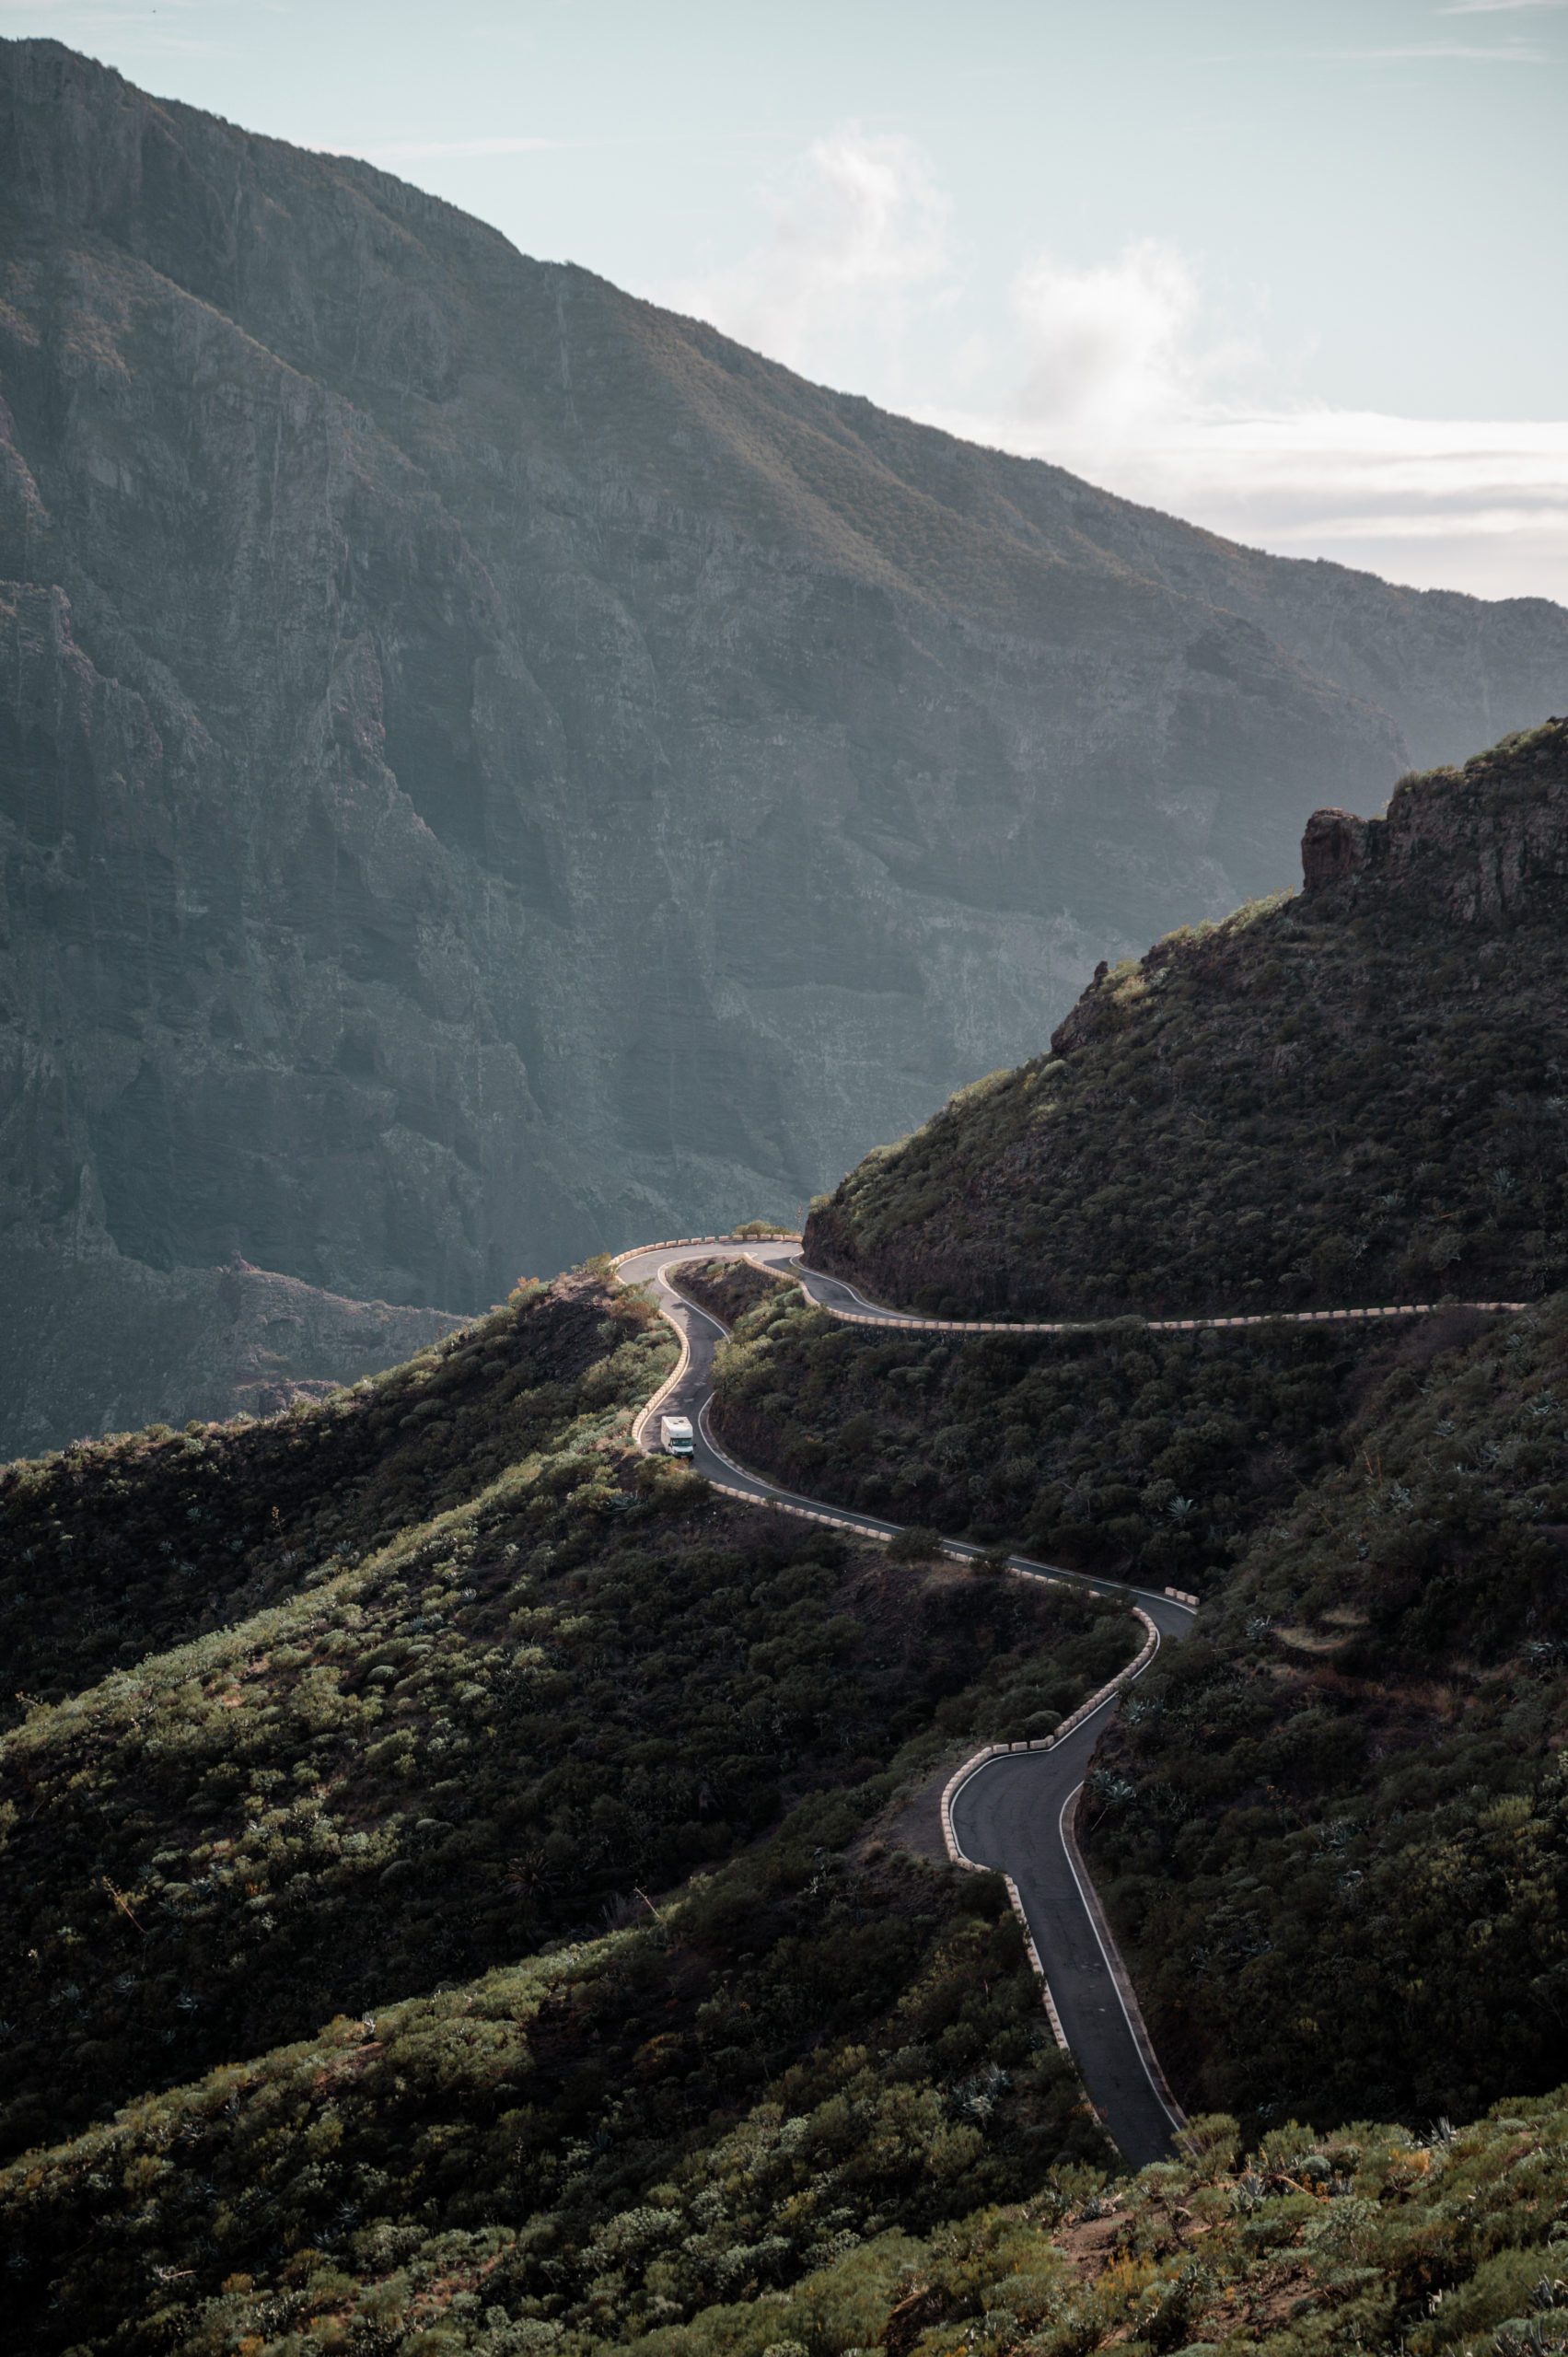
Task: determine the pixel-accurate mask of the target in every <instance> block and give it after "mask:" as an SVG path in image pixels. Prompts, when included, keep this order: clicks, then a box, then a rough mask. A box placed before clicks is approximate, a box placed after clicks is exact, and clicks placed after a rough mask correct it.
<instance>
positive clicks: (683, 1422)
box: [658, 1416, 691, 1457]
mask: <svg viewBox="0 0 1568 2357" xmlns="http://www.w3.org/2000/svg"><path fill="white" fill-rule="evenodd" d="M658 1436H659V1446H660V1447H661V1448H662V1449H663V1450H664V1451H665V1453H666V1455H667V1456H668V1457H690V1456H691V1417H690V1416H661V1417H660V1418H659V1420H658Z"/></svg>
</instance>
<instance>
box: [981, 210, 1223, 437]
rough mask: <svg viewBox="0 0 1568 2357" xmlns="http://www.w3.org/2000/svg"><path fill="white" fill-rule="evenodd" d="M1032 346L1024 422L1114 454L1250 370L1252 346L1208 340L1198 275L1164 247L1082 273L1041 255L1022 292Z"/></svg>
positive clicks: (1022, 391)
mask: <svg viewBox="0 0 1568 2357" xmlns="http://www.w3.org/2000/svg"><path fill="white" fill-rule="evenodd" d="M1012 308H1013V316H1014V319H1015V322H1016V327H1017V331H1018V335H1019V341H1020V344H1021V347H1022V355H1023V366H1022V374H1021V377H1020V380H1019V384H1018V389H1017V392H1016V408H1017V410H1018V412H1020V414H1021V415H1023V416H1025V417H1028V418H1030V419H1032V420H1033V421H1035V422H1036V423H1037V424H1044V425H1049V426H1050V427H1051V430H1052V431H1053V432H1055V433H1056V434H1057V435H1065V436H1068V437H1076V436H1080V435H1088V436H1089V438H1091V439H1092V440H1093V441H1094V442H1095V443H1097V444H1099V445H1104V446H1107V447H1110V446H1113V445H1118V444H1125V443H1127V442H1129V441H1135V440H1137V439H1139V438H1140V437H1142V436H1144V435H1147V434H1148V433H1149V432H1150V431H1151V430H1158V429H1159V427H1160V426H1161V425H1162V424H1165V423H1167V422H1168V421H1169V420H1170V419H1171V418H1172V417H1176V416H1180V415H1183V414H1185V413H1186V412H1188V411H1189V410H1190V409H1191V407H1192V406H1193V404H1194V403H1195V402H1198V401H1202V399H1203V397H1204V395H1205V392H1206V390H1207V389H1208V388H1209V387H1210V386H1211V385H1212V384H1213V383H1214V382H1215V381H1216V380H1224V379H1226V378H1235V377H1237V374H1238V373H1239V372H1242V371H1244V370H1245V369H1246V368H1248V366H1249V365H1250V364H1251V362H1252V359H1253V354H1252V352H1251V348H1250V346H1249V345H1247V344H1245V343H1241V342H1239V341H1238V340H1236V339H1230V338H1227V339H1225V340H1223V341H1219V342H1213V341H1207V340H1205V339H1204V337H1203V335H1202V292H1201V289H1200V286H1199V284H1198V279H1197V276H1196V274H1195V273H1194V272H1193V270H1192V268H1191V264H1190V263H1189V262H1188V261H1187V260H1186V258H1185V257H1184V256H1183V255H1182V254H1181V253H1180V252H1179V250H1178V249H1177V248H1176V247H1174V246H1171V245H1168V244H1166V243H1165V242H1163V241H1162V240H1160V239H1158V238H1139V239H1137V240H1136V241H1135V242H1134V243H1133V244H1132V245H1129V246H1127V247H1124V248H1123V250H1122V251H1121V253H1120V254H1119V255H1118V256H1117V257H1116V259H1115V261H1108V262H1098V263H1095V264H1092V265H1091V266H1090V267H1089V268H1087V269H1083V270H1075V269H1073V268H1072V267H1070V266H1069V265H1067V264H1065V263H1063V262H1062V261H1058V260H1057V259H1056V258H1055V257H1054V256H1052V255H1051V254H1037V255H1036V256H1035V257H1034V259H1033V260H1032V261H1028V262H1026V263H1025V264H1024V266H1023V268H1022V269H1021V270H1020V271H1019V272H1018V273H1017V275H1016V278H1015V280H1014V282H1013V289H1012Z"/></svg>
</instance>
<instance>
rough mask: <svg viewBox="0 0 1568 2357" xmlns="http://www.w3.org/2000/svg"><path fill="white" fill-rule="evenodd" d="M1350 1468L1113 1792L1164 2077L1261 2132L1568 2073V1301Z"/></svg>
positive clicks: (1426, 2109) (1442, 1369)
mask: <svg viewBox="0 0 1568 2357" xmlns="http://www.w3.org/2000/svg"><path fill="white" fill-rule="evenodd" d="M1349 1439H1350V1444H1351V1446H1350V1448H1349V1450H1348V1452H1347V1460H1346V1462H1345V1463H1344V1465H1343V1466H1342V1467H1341V1468H1340V1469H1337V1470H1335V1471H1334V1472H1332V1473H1330V1474H1328V1475H1326V1476H1325V1477H1324V1478H1323V1479H1322V1480H1320V1481H1318V1483H1316V1484H1315V1485H1313V1486H1312V1487H1310V1488H1308V1489H1307V1490H1306V1491H1305V1492H1303V1493H1302V1495H1301V1496H1300V1497H1299V1498H1298V1499H1296V1500H1295V1502H1294V1504H1292V1505H1291V1506H1290V1507H1289V1508H1288V1510H1287V1511H1286V1512H1285V1513H1284V1514H1283V1515H1280V1516H1279V1517H1278V1518H1277V1519H1276V1520H1275V1521H1274V1522H1273V1524H1272V1526H1271V1527H1269V1528H1268V1529H1267V1530H1266V1531H1265V1532H1263V1533H1261V1534H1260V1537H1259V1538H1258V1539H1257V1540H1256V1541H1255V1542H1254V1544H1253V1546H1252V1547H1251V1549H1250V1550H1249V1552H1248V1554H1247V1556H1246V1558H1245V1560H1244V1562H1243V1563H1242V1565H1241V1567H1240V1571H1239V1573H1238V1574H1237V1578H1236V1580H1235V1582H1234V1583H1233V1585H1231V1586H1230V1587H1229V1588H1228V1589H1227V1591H1226V1592H1225V1596H1224V1597H1223V1599H1222V1601H1221V1602H1220V1603H1219V1604H1218V1605H1217V1606H1216V1607H1215V1608H1213V1609H1212V1610H1211V1611H1209V1612H1207V1613H1205V1615H1204V1617H1203V1619H1202V1621H1201V1623H1200V1625H1199V1631H1198V1633H1197V1634H1196V1635H1195V1636H1194V1637H1193V1638H1192V1639H1191V1641H1190V1642H1189V1643H1188V1644H1187V1645H1186V1646H1184V1647H1183V1648H1181V1650H1180V1651H1179V1653H1177V1654H1174V1655H1168V1656H1166V1657H1165V1658H1163V1659H1162V1660H1161V1661H1160V1662H1159V1663H1158V1664H1157V1665H1156V1667H1155V1669H1154V1670H1153V1671H1151V1672H1150V1674H1149V1676H1148V1678H1146V1679H1145V1680H1144V1683H1143V1684H1142V1685H1141V1686H1140V1688H1139V1689H1138V1692H1137V1693H1136V1695H1135V1696H1134V1697H1132V1698H1131V1699H1130V1700H1129V1702H1128V1703H1127V1705H1126V1707H1125V1708H1124V1710H1123V1712H1122V1714H1121V1725H1120V1727H1119V1728H1118V1730H1117V1731H1116V1733H1115V1734H1114V1735H1113V1736H1111V1738H1110V1739H1109V1742H1108V1744H1107V1745H1106V1747H1104V1749H1103V1750H1102V1752H1101V1754H1100V1756H1099V1760H1098V1765H1097V1768H1096V1770H1095V1771H1094V1774H1093V1775H1092V1777H1091V1780H1090V1797H1089V1803H1088V1806H1087V1810H1086V1826H1087V1830H1088V1841H1089V1850H1090V1854H1091V1856H1092V1858H1093V1859H1094V1861H1095V1864H1096V1867H1097V1870H1098V1875H1099V1877H1100V1879H1101V1887H1102V1888H1103V1889H1105V1891H1106V1894H1107V1898H1108V1902H1109V1905H1110V1906H1111V1909H1112V1911H1113V1913H1114V1914H1115V1916H1116V1918H1117V1920H1118V1922H1119V1924H1120V1925H1121V1929H1122V1932H1123V1933H1124V1935H1125V1936H1126V1937H1127V1940H1128V1944H1129V1946H1130V1948H1131V1951H1132V1956H1133V1957H1134V1958H1135V1970H1136V1976H1137V1980H1138V1986H1139V1990H1140V1992H1141V1994H1142V1996H1143V1999H1144V2008H1145V2011H1146V2012H1147V2013H1148V2014H1149V2018H1150V2026H1151V2028H1152V2029H1153V2030H1154V2033H1155V2036H1156V2040H1157V2042H1158V2044H1159V2046H1160V2050H1161V2053H1162V2055H1163V2056H1164V2058H1165V2059H1166V2061H1167V2064H1170V2065H1172V2066H1173V2067H1174V2069H1175V2073H1176V2076H1177V2079H1178V2082H1179V2084H1180V2085H1181V2086H1182V2087H1183V2089H1184V2090H1185V2091H1186V2092H1187V2094H1188V2096H1189V2097H1190V2098H1191V2100H1193V2101H1194V2102H1196V2103H1200V2104H1202V2103H1208V2104H1217V2103H1223V2104H1224V2105H1225V2107H1227V2108H1235V2109H1237V2110H1239V2111H1241V2112H1242V2113H1243V2114H1244V2115H1246V2116H1247V2117H1249V2118H1250V2119H1253V2120H1254V2121H1257V2120H1265V2121H1266V2120H1270V2119H1278V2118H1279V2117H1280V2116H1281V2115H1282V2114H1287V2113H1291V2112H1295V2113H1297V2114H1298V2115H1299V2114H1307V2115H1309V2116H1310V2117H1312V2118H1313V2119H1317V2120H1318V2122H1319V2123H1320V2124H1323V2125H1328V2124H1329V2123H1330V2122H1332V2121H1333V2120H1335V2119H1342V2118H1344V2117H1345V2116H1346V2114H1347V2113H1349V2112H1351V2111H1353V2110H1354V2109H1355V2108H1356V2107H1358V2106H1361V2105H1366V2106H1370V2107H1375V2108H1376V2110H1378V2111H1379V2112H1384V2113H1390V2114H1394V2115H1396V2116H1399V2117H1400V2118H1403V2119H1411V2120H1415V2121H1420V2120H1430V2119H1436V2118H1438V2117H1439V2116H1440V2115H1443V2114H1447V2115H1448V2116H1450V2117H1454V2118H1462V2117H1465V2116H1468V2115H1469V2114H1471V2113H1473V2112H1474V2111H1476V2110H1477V2109H1478V2108H1480V2107H1481V2106H1482V2105H1484V2104H1485V2103H1486V2102H1488V2101H1490V2100H1492V2099H1493V2098H1494V2097H1495V2096H1496V2095H1497V2094H1498V2092H1499V2091H1500V2090H1501V2089H1504V2088H1509V2089H1513V2090H1515V2091H1516V2092H1526V2093H1531V2094H1533V2093H1536V2092H1539V2091H1540V2090H1542V2089H1544V2088H1547V2087H1549V2086H1551V2085H1552V2084H1555V2082H1556V2081H1557V2080H1558V2079H1560V2078H1561V2076H1562V2064H1563V2055H1564V2037H1565V2024H1568V1783H1565V1782H1564V1779H1563V1776H1562V1768H1561V1764H1560V1762H1561V1755H1562V1747H1563V1746H1564V1743H1565V1742H1568V1297H1565V1296H1563V1295H1557V1296H1555V1297H1554V1298H1553V1299H1551V1301H1549V1302H1546V1303H1544V1304H1542V1305H1541V1306H1540V1307H1539V1308H1538V1309H1534V1310H1531V1311H1528V1312H1527V1313H1525V1314H1524V1315H1522V1316H1520V1317H1517V1318H1510V1319H1507V1320H1502V1321H1499V1322H1498V1323H1497V1325H1496V1326H1495V1327H1494V1328H1493V1330H1492V1331H1490V1332H1488V1333H1485V1334H1483V1335H1481V1337H1480V1338H1479V1339H1477V1340H1475V1341H1471V1342H1470V1343H1469V1345H1468V1346H1464V1347H1459V1348H1457V1349H1454V1350H1452V1351H1450V1352H1447V1353H1442V1354H1440V1355H1438V1356H1436V1357H1434V1360H1433V1362H1432V1364H1430V1366H1428V1367H1427V1368H1425V1369H1424V1370H1423V1369H1419V1368H1417V1367H1414V1366H1412V1367H1411V1368H1409V1369H1407V1370H1405V1371H1404V1372H1403V1374H1402V1375H1400V1376H1396V1377H1395V1378H1394V1380H1393V1381H1392V1382H1391V1383H1390V1384H1389V1385H1388V1386H1387V1387H1385V1389H1384V1391H1383V1392H1382V1393H1381V1394H1380V1395H1379V1397H1378V1399H1377V1401H1376V1410H1375V1412H1371V1413H1369V1414H1368V1415H1367V1417H1366V1418H1365V1420H1364V1421H1363V1422H1361V1423H1360V1425H1359V1426H1358V1427H1356V1428H1355V1429H1354V1430H1353V1432H1352V1433H1351V1434H1350V1435H1349Z"/></svg>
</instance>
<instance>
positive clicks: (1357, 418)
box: [930, 401, 1568, 601]
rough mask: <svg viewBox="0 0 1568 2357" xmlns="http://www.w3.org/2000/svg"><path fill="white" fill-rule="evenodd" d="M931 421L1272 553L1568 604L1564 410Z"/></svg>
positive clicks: (1305, 408)
mask: <svg viewBox="0 0 1568 2357" xmlns="http://www.w3.org/2000/svg"><path fill="white" fill-rule="evenodd" d="M930 423H932V424H940V425H944V426H946V427H947V429H948V430H949V431H950V432H953V433H958V434H962V435H966V436H967V437H968V438H970V439H972V440H977V441H982V442H987V443H992V444H994V445H996V446H998V447H1003V448H1007V449H1013V450H1016V451H1018V452H1020V453H1021V454H1023V455H1025V456H1028V457H1034V458H1042V459H1051V460H1053V461H1054V462H1055V463H1056V464H1057V465H1059V466H1066V467H1070V468H1072V469H1073V470H1074V471H1076V472H1078V473H1080V474H1085V475H1087V476H1088V477H1089V478H1090V479H1091V480H1092V481H1094V482H1099V483H1102V484H1104V485H1105V487H1106V488H1107V489H1108V490H1110V491H1115V492H1119V493H1121V494H1122V495H1123V496H1124V497H1127V498H1130V499H1136V500H1140V501H1142V502H1144V503H1145V504H1146V505H1150V506H1155V507H1160V508H1164V509H1166V510H1167V512H1168V513H1171V514H1174V515H1178V516H1181V517H1186V518H1187V519H1188V520H1189V521H1190V522H1192V523H1196V524H1202V525H1205V526H1206V527H1208V528H1209V529H1211V530H1213V531H1217V532H1222V533H1224V534H1225V535H1226V537H1227V538H1230V539H1234V540H1242V541H1245V542H1247V543H1249V545H1251V546H1255V547H1261V548H1267V549H1272V550H1273V551H1274V552H1276V553H1277V554H1280V555H1283V556H1303V557H1311V556H1322V557H1332V558H1335V559H1337V560H1338V561H1339V562H1340V563H1344V564H1353V565H1358V566H1361V567H1363V568H1365V570H1366V571H1368V572H1373V573H1380V574H1382V575H1385V576H1386V577H1387V578H1388V579H1391V580H1396V581H1405V582H1411V583H1413V584H1414V585H1415V586H1418V587H1422V588H1451V589H1468V590H1470V591H1471V592H1473V593H1474V594H1475V595H1477V596H1480V597H1488V598H1509V597H1543V598H1558V599H1560V600H1563V601H1568V422H1556V421H1551V420H1543V421H1540V422H1539V423H1528V422H1516V421H1512V420H1509V421H1503V422H1499V421H1496V420H1484V419H1482V420H1457V419H1431V418H1411V417H1398V416H1389V415H1386V414H1381V413H1378V412H1372V411H1352V410H1340V409H1331V408H1329V407H1327V406H1321V405H1320V406H1310V405H1307V404H1300V405H1296V406H1284V405H1283V404H1282V405H1277V406H1275V407H1273V408H1271V409H1252V410H1249V409H1246V408H1244V407H1242V406H1240V405H1234V406H1232V405H1227V404H1225V403H1224V402H1219V401H1214V402H1210V403H1207V404H1204V405H1201V406H1197V407H1194V408H1192V409H1190V410H1188V411H1187V412H1185V413H1183V412H1180V411H1179V410H1178V409H1177V408H1175V407H1174V406H1173V407H1172V409H1171V410H1169V411H1168V412H1167V413H1166V414H1165V416H1164V417H1163V418H1162V419H1159V420H1157V421H1153V420H1152V421H1151V426H1150V430H1149V431H1147V432H1144V433H1143V434H1141V435H1137V436H1135V437H1132V438H1126V437H1123V438H1122V439H1121V440H1120V441H1118V442H1117V443H1116V444H1114V445H1108V444H1105V443H1102V442H1098V440H1097V438H1096V437H1095V435H1093V434H1092V433H1088V432H1084V431H1080V432H1079V433H1078V434H1076V435H1074V436H1072V437H1065V436H1063V434H1061V433H1060V432H1054V431H1051V430H1048V429H1045V428H1042V427H1041V426H1040V425H1038V424H1028V422H1026V421H1025V420H1024V419H1022V418H1021V417H1020V416H1019V415H1017V414H1016V413H1014V414H1012V415H1006V414H1001V415H997V414H991V415H987V414H982V413H979V412H974V411H965V410H960V409H958V408H950V409H948V410H947V411H945V412H942V413H940V414H935V413H934V414H932V415H931V417H930Z"/></svg>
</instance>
